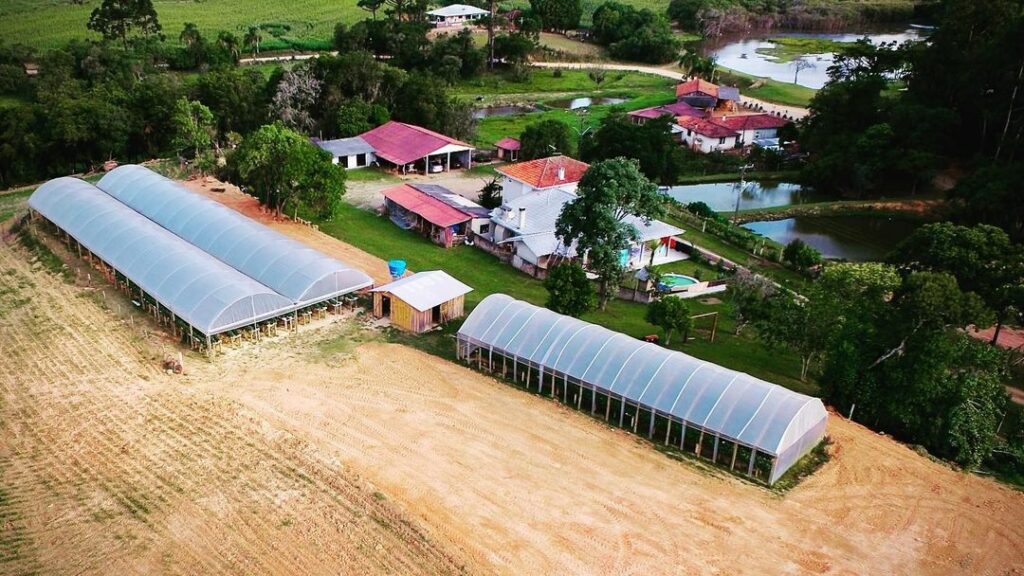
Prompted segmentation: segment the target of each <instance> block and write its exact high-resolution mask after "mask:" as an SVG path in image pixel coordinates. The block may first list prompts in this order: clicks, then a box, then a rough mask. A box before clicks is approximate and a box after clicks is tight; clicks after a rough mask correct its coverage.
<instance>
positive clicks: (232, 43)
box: [217, 31, 241, 62]
mask: <svg viewBox="0 0 1024 576" xmlns="http://www.w3.org/2000/svg"><path fill="white" fill-rule="evenodd" d="M217 45H218V46H220V47H221V48H222V49H223V50H224V51H226V52H227V53H229V54H231V59H232V60H234V61H235V62H237V61H238V57H239V56H241V50H239V46H238V36H235V35H234V34H232V33H231V32H228V31H223V32H221V33H220V34H218V35H217Z"/></svg>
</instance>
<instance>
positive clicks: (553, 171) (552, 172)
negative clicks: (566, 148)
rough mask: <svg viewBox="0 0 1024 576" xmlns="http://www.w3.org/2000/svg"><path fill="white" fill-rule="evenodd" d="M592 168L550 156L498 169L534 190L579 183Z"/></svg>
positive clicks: (578, 162) (571, 160) (561, 157)
mask: <svg viewBox="0 0 1024 576" xmlns="http://www.w3.org/2000/svg"><path fill="white" fill-rule="evenodd" d="M559 168H562V169H563V170H564V174H563V177H562V178H559V177H558V172H559V170H558V169H559ZM587 168H590V165H589V164H587V163H586V162H580V161H579V160H575V159H573V158H569V157H568V156H549V157H548V158H540V159H537V160H530V161H529V162H520V163H518V164H512V165H509V166H502V167H500V168H498V169H497V171H498V172H501V173H502V174H504V175H505V176H508V177H510V178H515V179H516V180H519V181H521V182H525V183H527V184H529V185H530V186H533V187H534V188H551V187H553V186H561V185H563V184H571V183H573V182H579V181H580V178H582V177H583V173H584V172H586V171H587Z"/></svg>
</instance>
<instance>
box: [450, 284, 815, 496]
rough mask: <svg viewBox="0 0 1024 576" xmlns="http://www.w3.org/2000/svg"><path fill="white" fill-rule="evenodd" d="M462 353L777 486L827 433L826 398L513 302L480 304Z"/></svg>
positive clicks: (463, 335)
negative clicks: (823, 400)
mask: <svg viewBox="0 0 1024 576" xmlns="http://www.w3.org/2000/svg"><path fill="white" fill-rule="evenodd" d="M457 347H458V348H457V355H458V357H459V358H460V359H462V360H465V361H467V362H474V360H475V363H476V365H477V367H478V368H480V369H484V370H490V371H495V372H501V373H502V374H504V375H506V376H510V377H511V378H513V379H514V380H515V381H517V382H524V383H525V385H526V386H527V388H534V389H535V390H536V391H537V392H540V393H542V394H550V395H551V396H552V397H555V398H558V399H560V400H561V401H562V402H564V403H566V404H569V405H572V406H575V407H576V408H577V409H583V410H587V411H589V412H590V413H591V414H592V415H595V416H602V417H603V418H604V419H605V420H606V421H609V422H612V423H614V424H617V425H618V426H620V427H624V428H627V429H630V430H632V431H633V432H635V433H641V434H644V435H646V436H647V437H648V438H650V439H657V440H658V441H664V443H665V444H667V445H670V446H673V447H678V448H679V449H680V450H682V451H685V452H688V453H693V454H696V455H697V456H698V457H702V458H707V459H709V460H711V461H713V462H715V463H716V464H718V465H721V466H724V467H726V468H728V469H730V470H733V471H734V472H737V473H739V474H743V475H746V476H750V477H753V478H756V479H758V480H760V481H763V482H766V483H767V484H769V485H770V484H774V483H775V482H776V481H777V480H778V479H779V477H781V476H782V475H783V474H784V473H785V472H786V470H788V469H789V468H791V467H792V466H793V465H794V464H795V463H796V462H797V461H799V460H800V459H801V458H802V457H803V456H804V455H806V454H807V453H808V452H810V451H811V450H812V449H813V448H814V447H815V446H817V445H818V444H819V443H820V442H821V440H822V438H824V434H825V425H826V422H827V418H828V415H827V412H826V411H825V407H824V405H823V404H822V402H821V400H819V399H817V398H812V397H810V396H806V395H803V394H799V393H797V392H793V391H791V390H788V389H786V388H783V387H781V386H777V385H775V384H771V383H769V382H765V381H763V380H760V379H758V378H754V377H753V376H750V375H748V374H744V373H741V372H736V371H733V370H729V369H727V368H723V367H721V366H718V365H716V364H712V363H710V362H705V361H702V360H698V359H696V358H693V357H691V356H689V355H687V354H683V353H681V352H675V351H672V350H668V349H665V348H663V347H661V346H658V345H656V344H651V343H647V342H643V341H641V340H637V339H635V338H632V337H630V336H627V335H625V334H621V333H618V332H614V331H611V330H608V329H607V328H603V327H601V326H597V325H595V324H590V323H587V322H584V321H582V320H578V319H576V318H572V317H569V316H564V315H561V314H557V313H555V312H552V311H550V310H548V309H546V308H541V307H538V306H534V305H532V304H529V303H527V302H523V301H519V300H515V299H514V298H512V297H510V296H507V295H504V294H494V295H491V296H488V297H487V298H485V299H484V300H483V301H482V302H481V303H480V304H478V305H477V306H476V308H475V309H474V310H473V312H472V313H471V314H470V315H469V317H467V318H466V321H465V323H464V324H463V325H462V327H461V328H460V330H459V333H458V337H457Z"/></svg>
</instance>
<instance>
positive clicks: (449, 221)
mask: <svg viewBox="0 0 1024 576" xmlns="http://www.w3.org/2000/svg"><path fill="white" fill-rule="evenodd" d="M383 194H384V197H385V198H387V199H388V200H390V201H392V202H394V203H395V204H398V205H399V206H401V207H402V208H405V209H406V210H408V211H410V212H412V213H414V214H416V215H418V216H419V217H420V218H423V219H424V220H426V221H427V222H430V223H431V224H433V225H435V226H440V227H442V228H447V227H449V226H455V225H456V224H461V223H462V222H466V221H468V220H471V219H472V218H473V215H472V214H469V213H467V212H464V211H462V210H460V209H458V208H455V207H453V206H450V205H448V204H447V203H445V202H443V201H441V200H438V199H437V198H434V197H433V196H431V195H430V194H427V193H426V192H422V191H420V190H417V189H416V188H413V187H412V186H410V185H409V184H399V185H398V186H393V187H391V188H388V189H387V190H384V192H383Z"/></svg>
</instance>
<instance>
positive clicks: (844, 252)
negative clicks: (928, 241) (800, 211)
mask: <svg viewBox="0 0 1024 576" xmlns="http://www.w3.org/2000/svg"><path fill="white" fill-rule="evenodd" d="M918 226H920V223H918V222H912V221H908V220H898V219H892V218H885V217H878V216H797V217H795V218H787V219H786V220H775V221H760V222H749V223H747V224H744V225H743V227H744V228H746V229H748V230H751V231H753V232H756V233H758V234H761V235H762V236H765V237H768V238H771V239H772V240H774V241H776V242H778V243H779V244H783V245H785V244H788V243H789V242H790V241H792V240H793V239H795V238H800V239H801V240H803V241H804V242H806V243H808V244H810V245H811V246H813V247H814V248H815V249H816V250H818V252H821V255H822V256H823V257H825V258H836V259H843V260H850V261H853V262H864V261H870V260H881V259H883V258H885V256H886V255H887V254H888V253H889V252H890V251H892V249H893V248H895V247H896V245H897V244H899V243H900V242H901V241H903V240H904V239H905V238H906V237H907V236H909V235H910V233H911V232H913V231H914V229H915V228H917V227H918Z"/></svg>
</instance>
